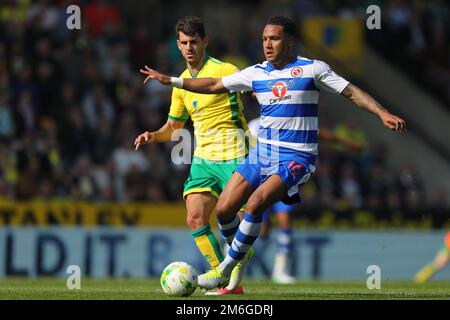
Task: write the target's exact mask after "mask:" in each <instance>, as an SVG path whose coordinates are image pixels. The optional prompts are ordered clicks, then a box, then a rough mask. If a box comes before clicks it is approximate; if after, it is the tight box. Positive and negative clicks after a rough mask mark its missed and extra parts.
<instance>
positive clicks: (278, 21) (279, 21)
mask: <svg viewBox="0 0 450 320" xmlns="http://www.w3.org/2000/svg"><path fill="white" fill-rule="evenodd" d="M268 24H272V25H276V26H282V27H283V32H284V33H285V34H288V35H291V36H293V37H296V36H297V25H296V24H295V22H294V20H292V19H291V18H289V17H285V16H272V17H270V18H269V19H267V23H266V25H268Z"/></svg>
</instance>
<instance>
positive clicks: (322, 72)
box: [313, 60, 349, 94]
mask: <svg viewBox="0 0 450 320" xmlns="http://www.w3.org/2000/svg"><path fill="white" fill-rule="evenodd" d="M313 70H314V82H315V83H316V86H317V87H319V88H320V89H324V90H327V91H330V92H333V93H337V94H340V93H341V92H342V91H343V90H344V89H345V87H346V86H347V85H348V84H349V82H348V81H347V80H345V79H344V78H343V77H341V76H340V75H338V74H336V73H335V72H334V71H333V70H332V69H331V67H330V66H329V65H328V64H326V63H325V62H323V61H320V60H315V61H314V64H313Z"/></svg>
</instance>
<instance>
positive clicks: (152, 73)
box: [140, 66, 229, 93]
mask: <svg viewBox="0 0 450 320" xmlns="http://www.w3.org/2000/svg"><path fill="white" fill-rule="evenodd" d="M140 72H141V73H142V74H144V75H146V76H147V77H146V78H145V80H144V83H147V81H149V80H151V79H156V80H158V81H159V82H161V83H162V84H164V85H166V86H174V87H177V88H180V89H184V90H188V91H192V92H195V93H227V92H229V91H228V90H227V89H226V88H225V87H224V85H223V83H222V79H221V78H196V79H183V78H174V77H169V76H166V75H164V74H162V73H159V72H158V71H156V70H153V69H151V68H149V67H147V66H145V67H144V69H141V70H140Z"/></svg>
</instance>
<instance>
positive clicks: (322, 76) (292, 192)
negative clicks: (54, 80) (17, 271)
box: [145, 16, 405, 289]
mask: <svg viewBox="0 0 450 320" xmlns="http://www.w3.org/2000/svg"><path fill="white" fill-rule="evenodd" d="M296 30H297V27H296V25H295V23H294V22H293V21H292V20H291V19H290V18H287V17H283V16H275V17H271V18H269V19H268V21H267V23H266V25H265V27H264V30H263V35H262V42H263V50H264V55H265V58H266V61H264V62H263V63H261V64H256V65H253V66H251V67H248V68H246V69H244V70H242V71H240V72H237V73H235V74H232V75H229V76H226V77H222V78H203V79H201V78H197V79H179V78H171V77H169V76H166V75H163V74H161V73H159V72H157V71H155V70H153V69H150V68H147V70H146V75H147V78H146V80H145V81H148V80H150V79H157V80H158V81H160V82H161V83H162V84H165V85H172V86H175V87H180V88H183V89H185V90H188V91H193V92H198V93H226V92H238V91H241V90H244V91H253V92H254V93H255V95H256V98H257V100H258V102H259V104H260V105H261V121H260V130H259V136H258V146H257V148H256V149H253V151H251V152H250V154H249V156H248V157H247V158H246V160H245V162H244V163H242V164H241V165H240V166H239V167H238V168H237V169H236V171H235V173H234V174H233V175H232V177H231V179H230V181H229V182H228V184H227V186H226V187H225V190H224V191H223V192H222V194H221V195H220V198H219V201H218V202H217V205H216V215H217V217H218V219H219V220H220V221H222V223H226V222H227V221H233V219H235V216H236V212H237V210H239V208H241V207H242V205H243V204H244V203H245V202H247V204H246V208H245V213H244V219H243V220H242V222H241V223H240V225H239V228H238V230H237V232H236V234H235V236H234V239H233V242H232V244H231V247H230V250H229V251H228V254H227V256H226V257H225V259H224V260H223V261H222V262H221V263H220V264H219V266H218V267H217V268H215V269H212V270H210V271H209V272H207V273H206V274H202V275H200V276H199V286H200V287H203V288H206V289H211V288H215V287H220V286H223V285H224V284H225V283H227V282H228V281H229V279H230V275H231V271H232V270H233V268H234V267H235V266H239V264H245V263H246V260H247V257H248V255H247V254H246V253H247V252H248V250H249V249H250V248H251V247H252V245H253V243H254V241H255V240H256V239H257V237H258V235H259V233H260V228H261V221H262V214H263V212H264V211H265V210H266V209H267V208H269V207H270V206H272V205H273V204H274V203H276V202H278V201H280V200H281V201H283V202H284V203H286V204H291V203H295V202H298V201H299V200H300V198H299V193H298V191H299V186H300V185H301V184H304V183H306V182H307V181H308V179H309V177H310V175H311V174H312V173H313V172H314V171H315V162H316V158H317V152H318V148H317V130H318V118H317V115H318V113H317V105H318V101H319V90H320V89H324V90H328V91H331V92H334V93H336V94H340V95H343V96H344V97H346V98H348V99H350V100H351V101H352V102H353V103H355V104H356V105H357V106H358V107H360V108H362V109H364V110H366V111H368V112H371V113H373V114H375V115H377V116H378V117H379V119H380V120H381V122H382V123H383V125H384V126H386V127H387V128H389V129H391V130H395V131H404V130H405V121H404V120H403V119H401V118H399V117H397V116H395V115H393V114H391V113H390V112H389V111H388V110H386V109H385V108H383V107H382V106H381V105H380V103H378V102H377V101H376V100H375V99H373V98H372V97H371V96H370V95H369V94H367V93H366V92H365V91H363V90H361V89H360V88H358V87H357V86H355V85H353V84H351V83H349V82H348V81H347V80H345V79H344V78H342V77H341V76H339V75H337V74H336V73H335V72H334V71H333V70H332V69H331V68H330V67H329V66H328V65H327V64H326V63H324V62H322V61H319V60H310V59H306V58H303V57H300V56H296V55H295V54H294V52H293V48H294V43H295V37H296Z"/></svg>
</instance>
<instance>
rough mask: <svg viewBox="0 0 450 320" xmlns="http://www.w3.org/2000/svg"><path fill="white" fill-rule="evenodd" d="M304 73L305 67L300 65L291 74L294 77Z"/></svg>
mask: <svg viewBox="0 0 450 320" xmlns="http://www.w3.org/2000/svg"><path fill="white" fill-rule="evenodd" d="M302 75H303V69H302V68H300V67H294V68H292V70H291V76H293V77H294V78H300V77H301V76H302Z"/></svg>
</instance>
